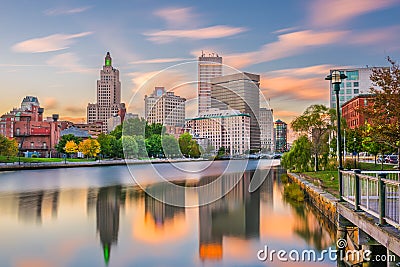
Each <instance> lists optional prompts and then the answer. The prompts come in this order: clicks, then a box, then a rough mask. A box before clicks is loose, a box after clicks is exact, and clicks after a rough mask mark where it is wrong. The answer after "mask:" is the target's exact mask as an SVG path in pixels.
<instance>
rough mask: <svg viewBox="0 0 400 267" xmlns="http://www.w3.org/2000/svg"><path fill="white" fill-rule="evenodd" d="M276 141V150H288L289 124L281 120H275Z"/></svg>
mask: <svg viewBox="0 0 400 267" xmlns="http://www.w3.org/2000/svg"><path fill="white" fill-rule="evenodd" d="M275 141H276V144H275V151H276V152H285V151H286V150H287V124H286V123H285V122H283V121H281V120H277V121H276V122H275Z"/></svg>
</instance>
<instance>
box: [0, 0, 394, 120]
mask: <svg viewBox="0 0 400 267" xmlns="http://www.w3.org/2000/svg"><path fill="white" fill-rule="evenodd" d="M398 14H400V0H379V1H376V0H352V1H348V0H332V1H325V0H281V1H246V2H244V1H208V0H203V1H182V0H181V1H176V0H172V1H152V0H150V1H149V0H137V1H134V0H132V1H122V0H121V1H118V0H115V1H107V2H106V1H66V0H64V1H45V0H44V1H31V0H26V1H18V0H16V1H5V2H4V3H2V6H1V9H0V35H1V39H0V40H1V41H0V60H1V62H0V80H1V83H0V88H1V95H0V114H3V113H6V112H8V111H9V110H11V109H12V108H13V107H18V106H20V103H21V101H22V99H23V97H24V96H26V95H34V96H37V97H38V98H39V101H40V104H41V106H42V107H44V108H45V116H51V114H52V113H58V114H60V117H61V119H70V120H73V121H79V122H81V121H84V120H85V118H86V107H87V104H88V103H94V102H96V81H97V79H99V75H100V74H99V71H100V69H101V68H102V66H103V64H104V57H105V55H106V52H107V51H109V52H110V53H111V56H112V58H113V66H114V67H115V68H117V69H119V70H120V79H121V83H122V100H123V101H124V102H125V103H127V106H128V112H132V113H139V114H141V115H142V114H143V113H144V110H143V106H144V100H143V97H144V95H145V94H149V93H150V92H151V90H152V89H153V88H154V86H165V87H166V88H167V89H168V90H169V89H171V88H175V89H176V90H174V91H175V92H176V93H177V94H180V95H182V96H184V97H186V98H187V99H192V101H191V103H195V102H196V101H195V100H194V99H193V97H195V95H196V94H197V92H196V86H193V84H195V82H194V81H195V79H196V77H197V69H196V68H197V66H196V63H195V60H196V58H197V57H198V56H199V55H200V54H201V51H202V50H204V51H206V52H207V53H208V52H210V53H211V52H215V53H217V54H218V55H220V56H222V57H223V63H224V64H226V65H227V66H228V68H229V69H232V70H233V69H236V70H239V71H246V72H251V73H256V74H260V75H261V84H260V87H261V90H262V93H263V94H264V97H265V99H267V100H269V103H270V106H271V108H273V109H274V117H275V119H282V120H284V121H286V122H288V123H289V122H290V121H291V120H292V119H293V118H294V117H295V116H298V115H299V114H301V113H302V112H303V111H304V109H305V108H306V107H308V106H309V105H312V104H325V105H328V104H329V83H328V82H327V81H325V80H324V78H325V76H326V75H327V74H329V70H330V69H331V68H335V67H346V66H349V67H353V66H354V67H364V66H366V65H368V66H386V65H388V64H387V61H386V57H387V56H390V57H391V58H392V59H394V60H400V17H399V15H398ZM177 64H178V65H177ZM165 69H167V70H166V71H165ZM171 90H172V89H171ZM190 108H191V109H192V110H194V109H195V107H193V105H192V106H191V107H190Z"/></svg>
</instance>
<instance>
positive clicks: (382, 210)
mask: <svg viewBox="0 0 400 267" xmlns="http://www.w3.org/2000/svg"><path fill="white" fill-rule="evenodd" d="M385 178H386V174H385V173H380V174H378V195H379V225H385V224H386V221H385V215H386V211H385V208H386V207H385V199H386V190H385V183H384V181H382V179H385Z"/></svg>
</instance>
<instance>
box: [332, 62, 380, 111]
mask: <svg viewBox="0 0 400 267" xmlns="http://www.w3.org/2000/svg"><path fill="white" fill-rule="evenodd" d="M373 69H374V68H372V67H366V68H337V69H332V70H331V71H330V72H331V73H332V71H334V70H339V71H340V72H341V73H343V74H345V75H347V79H345V80H344V81H343V82H342V83H341V84H340V92H339V104H340V106H341V105H343V104H344V103H345V102H347V101H349V100H350V99H352V98H353V97H355V96H358V95H360V94H368V93H369V89H370V88H371V87H372V82H371V80H370V76H371V74H372V70H373ZM329 92H330V95H329V103H330V107H331V108H335V107H336V96H335V91H334V90H333V85H332V84H330V90H329Z"/></svg>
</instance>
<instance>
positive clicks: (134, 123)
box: [122, 118, 147, 136]
mask: <svg viewBox="0 0 400 267" xmlns="http://www.w3.org/2000/svg"><path fill="white" fill-rule="evenodd" d="M146 124H147V122H146V120H145V119H143V118H141V119H139V118H132V119H128V120H126V121H125V122H124V123H123V127H122V132H123V135H129V136H133V135H142V136H144V135H145V129H146Z"/></svg>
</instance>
